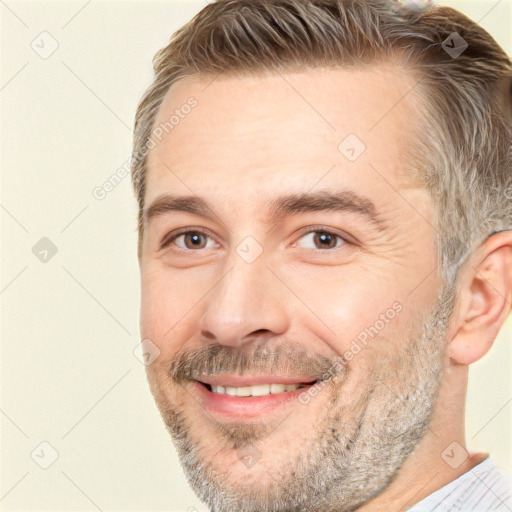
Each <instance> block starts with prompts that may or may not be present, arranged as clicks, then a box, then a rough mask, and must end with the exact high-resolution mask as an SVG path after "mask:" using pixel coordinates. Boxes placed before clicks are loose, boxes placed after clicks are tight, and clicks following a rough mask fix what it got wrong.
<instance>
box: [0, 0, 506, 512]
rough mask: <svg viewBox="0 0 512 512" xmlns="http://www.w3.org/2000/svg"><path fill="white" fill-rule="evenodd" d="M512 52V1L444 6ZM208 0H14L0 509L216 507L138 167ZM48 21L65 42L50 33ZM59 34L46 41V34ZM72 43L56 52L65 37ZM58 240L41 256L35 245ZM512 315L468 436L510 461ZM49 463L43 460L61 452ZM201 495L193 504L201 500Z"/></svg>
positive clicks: (5, 110)
mask: <svg viewBox="0 0 512 512" xmlns="http://www.w3.org/2000/svg"><path fill="white" fill-rule="evenodd" d="M444 3H445V4H449V5H453V6H456V7H458V8H460V9H461V10H463V11H464V12H466V13H467V14H469V15H470V16H471V17H472V18H473V19H475V20H477V21H480V20H481V23H482V25H483V26H484V27H485V28H486V29H487V30H489V31H490V32H491V33H492V34H493V35H494V36H495V38H496V39H497V40H498V41H499V42H500V44H501V45H503V47H504V48H505V49H506V50H507V52H508V53H509V54H510V53H511V43H512V41H511V20H512V3H511V1H510V0H501V1H497V2H496V1H494V0H493V1H490V2H487V1H469V2H468V1H464V2H462V1H459V2H453V1H451V2H444ZM204 5H205V1H204V0H201V1H188V2H171V1H166V2H154V1H144V2H142V1H133V2H126V1H118V2H106V1H100V0H94V1H86V0H84V1H83V2H74V1H65V2H62V1H61V2H58V1H53V2H48V1H37V2H35V1H32V2H20V1H14V0H5V2H4V1H2V2H1V4H0V9H1V10H0V13H1V37H2V70H1V80H0V88H1V92H0V95H1V101H2V139H1V143H2V148H1V165H2V196H1V208H0V210H1V212H2V215H1V221H2V240H1V242H2V249H3V259H2V274H1V281H0V289H1V294H0V298H1V300H2V306H3V314H2V320H3V321H2V351H1V355H2V364H1V371H2V375H1V415H0V416H1V429H2V430H1V490H0V508H1V510H13V511H14V510H55V511H57V510H70V511H71V510H104V511H107V510H144V511H149V510H174V511H178V510H180V511H185V510H198V511H203V510H206V508H205V507H204V506H202V505H201V504H200V503H199V501H198V499H197V498H196V497H195V496H194V495H193V493H192V492H191V490H190V489H189V488H188V487H187V484H186V481H185V478H184V476H183V474H182V471H181V468H180V466H179V464H178V461H177V458H176V455H175V452H174V449H173V447H172V445H171V442H170V438H169V437H168V435H167V433H166V431H165V429H164V427H163V424H162V422H161V420H160V416H159V415H158V412H157V409H156V406H155V405H154V403H153V400H152V397H151V395H150V393H149V390H148V388H147V384H146V381H145V376H144V369H143V366H142V364H141V363H139V361H138V360H137V359H136V358H135V357H134V355H133V353H132V351H133V349H134V348H135V346H136V345H137V344H138V341H139V340H138V315H139V311H138V298H139V282H138V267H137V260H136V241H137V240H136V231H135V226H136V222H135V221H136V203H135V200H134V199H133V197H132V191H131V184H130V181H129V178H128V177H127V178H125V179H124V180H122V182H121V183H120V184H119V185H118V186H117V187H116V188H115V189H114V190H112V191H111V192H110V193H109V194H108V195H107V196H106V197H105V198H104V199H103V200H98V199H96V198H95V197H94V196H93V193H92V192H93V190H94V188H95V187H97V186H101V185H102V184H103V183H104V182H105V181H106V180H107V179H108V178H109V177H110V176H111V175H112V174H113V173H115V172H116V170H117V169H119V168H121V167H122V166H123V165H125V164H126V162H127V160H128V158H129V156H130V150H131V126H132V120H133V116H134V111H135V106H136V104H137V102H138V100H139V98H140V96H141V94H142V92H143V91H144V89H145V87H146V86H147V85H148V84H149V82H150V79H151V71H152V69H151V58H152V56H153V54H154V53H155V52H156V50H157V49H159V48H160V47H161V46H163V45H164V44H166V43H167V41H168V39H169V37H170V36H171V34H172V33H173V32H174V31H175V30H176V29H177V28H179V27H180V26H181V25H182V24H183V23H185V22H186V21H187V20H189V19H190V18H191V17H192V16H193V15H194V14H195V13H196V12H197V11H199V10H200V9H201V8H202V7H203V6H204ZM43 31H47V32H48V33H49V34H51V36H47V35H43V36H40V34H41V32H43ZM41 38H46V39H41ZM51 38H53V39H54V40H56V41H57V43H58V45H59V46H58V49H57V50H56V51H55V52H54V53H53V54H52V55H51V56H49V57H48V58H45V59H43V58H41V57H40V56H39V54H38V53H37V52H36V51H34V50H33V49H32V47H31V43H32V42H33V41H34V43H32V46H34V47H35V48H38V47H39V48H38V50H37V51H39V52H42V51H49V49H51V45H52V44H55V43H52V39H51ZM42 237H47V238H49V239H50V240H51V241H52V242H53V244H55V246H56V248H57V251H58V252H57V253H56V254H55V255H54V256H53V257H51V259H50V254H51V253H50V254H49V255H48V256H47V257H48V259H49V261H47V262H46V263H43V262H41V261H40V260H39V259H38V258H36V256H35V255H34V254H33V252H32V247H33V246H34V245H35V244H36V243H37V242H38V241H39V240H40V239H41V238H42ZM511 338H512V318H509V319H508V321H507V324H506V326H505V327H504V328H503V329H502V331H501V333H500V336H499V338H498V340H497V341H496V345H495V347H494V348H493V350H492V352H491V353H490V354H488V355H487V356H486V357H485V358H484V359H483V360H482V361H480V362H478V363H477V364H475V365H474V366H473V367H472V369H471V382H470V386H469V404H468V411H467V413H468V423H467V434H468V436H467V437H468V441H469V443H470V447H471V448H473V449H477V450H484V451H489V452H491V454H492V455H493V457H494V459H495V460H496V461H497V462H498V463H499V465H501V466H503V467H506V468H508V469H509V470H510V471H512V446H511V438H510V432H511V431H512V428H511V426H512V403H511V400H512V386H511V367H512V354H511ZM43 441H46V442H48V443H50V445H51V446H52V447H53V448H54V449H55V450H56V451H58V453H59V458H58V459H57V460H56V462H55V463H54V464H53V465H51V466H50V467H49V468H48V469H46V470H45V469H42V468H41V467H39V465H38V464H36V462H34V460H33V459H32V458H31V453H32V452H33V450H34V449H36V448H37V450H36V455H35V456H34V457H35V458H36V460H37V454H39V460H41V461H48V460H49V459H48V457H49V454H50V453H51V449H49V448H48V447H46V448H45V447H44V446H43V448H41V447H39V445H40V443H41V442H43ZM38 447H39V448H38ZM192 507H195V509H193V508H192Z"/></svg>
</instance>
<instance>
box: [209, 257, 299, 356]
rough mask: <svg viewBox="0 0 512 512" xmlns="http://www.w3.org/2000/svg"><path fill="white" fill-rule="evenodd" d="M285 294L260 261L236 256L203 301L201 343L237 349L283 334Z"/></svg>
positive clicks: (286, 315) (285, 325)
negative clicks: (202, 341) (203, 341)
mask: <svg viewBox="0 0 512 512" xmlns="http://www.w3.org/2000/svg"><path fill="white" fill-rule="evenodd" d="M286 292H287V290H286V288H285V287H284V286H283V284H282V283H281V282H280V281H279V280H278V279H277V278H276V276H275V275H274V274H273V273H272V272H271V271H270V270H269V268H268V267H267V266H266V264H265V260H264V258H263V257H260V258H258V259H257V260H256V261H254V262H252V263H247V262H246V261H244V260H243V259H242V258H240V257H239V256H238V255H236V254H235V255H234V257H233V259H232V260H231V265H228V267H227V270H224V277H222V278H221V280H220V282H218V283H217V284H216V285H215V286H214V287H213V289H212V290H211V291H210V292H209V293H208V294H207V296H206V297H205V299H204V304H205V305H206V306H205V311H204V313H203V316H202V317H201V321H200V328H201V336H202V339H203V340H205V341H208V342H210V343H211V342H213V341H215V342H217V343H220V344H223V345H230V346H239V345H243V344H245V343H248V342H250V341H251V340H254V339H255V338H258V339H261V338H263V337H267V338H270V337H272V336H274V335H279V334H282V333H283V332H285V331H286V330H287V328H288V326H289V316H288V314H287V311H286ZM288 293H289V292H288Z"/></svg>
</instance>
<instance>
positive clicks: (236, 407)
mask: <svg viewBox="0 0 512 512" xmlns="http://www.w3.org/2000/svg"><path fill="white" fill-rule="evenodd" d="M192 385H193V387H194V389H195V391H196V392H197V393H198V395H199V398H200V400H201V402H202V404H203V405H204V407H205V408H206V409H207V410H208V412H210V413H211V414H213V415H215V416H223V417H231V418H237V419H244V418H248V419H250V418H255V417H259V416H261V415H262V414H265V413H269V412H272V411H275V410H276V409H277V408H279V407H280V406H281V407H282V406H284V405H285V404H287V403H290V402H293V401H295V400H296V399H297V397H298V396H299V395H300V394H301V393H303V392H307V390H308V389H309V388H310V387H311V385H309V386H305V387H303V388H299V389H296V390H295V391H287V392H285V393H276V394H270V395H265V396H249V397H239V396H230V395H222V394H219V393H213V392H212V391H210V390H209V389H208V388H207V387H206V386H205V385H204V384H201V383H200V382H197V381H195V382H193V383H192Z"/></svg>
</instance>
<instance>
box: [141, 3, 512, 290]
mask: <svg viewBox="0 0 512 512" xmlns="http://www.w3.org/2000/svg"><path fill="white" fill-rule="evenodd" d="M454 33H456V34H457V36H455V37H456V38H457V39H456V41H457V45H459V43H461V42H465V43H466V44H467V48H466V49H465V50H464V51H463V52H462V53H461V54H460V55H456V54H454V52H453V51H450V46H454V47H455V44H454V43H453V41H454V39H453V37H454ZM450 38H451V39H450ZM447 41H449V42H450V44H448V43H447ZM452 43H453V44H452ZM459 47H460V46H459ZM395 57H399V60H400V62H401V63H402V64H403V67H404V68H406V69H408V70H410V71H411V72H412V73H413V74H414V76H415V77H417V78H418V84H417V87H416V89H417V92H418V93H419V94H421V95H422V98H423V101H424V104H425V106H426V108H425V111H424V112H418V123H420V125H421V127H422V130H421V131H422V135H423V136H422V137H421V138H420V139H419V140H418V141H417V143H416V144H414V148H411V153H410V164H411V176H413V177H414V179H415V180H416V181H417V182H418V183H419V184H421V186H423V187H424V188H425V189H426V190H427V191H428V192H429V193H430V194H431V196H432V198H433V199H434V202H435V204H436V205H437V214H438V222H437V226H435V229H436V231H437V237H436V240H437V247H438V251H439V252H438V256H439V260H438V263H439V268H440V276H441V277H442V278H443V281H445V282H449V283H452V282H453V281H454V280H455V277H456V274H457V271H458V268H459V266H460V264H461V263H462V262H463V261H464V259H465V258H466V257H467V255H468V254H469V253H470V252H471V251H472V250H473V249H474V248H475V247H476V246H477V245H478V244H480V243H481V242H482V241H483V240H485V239H486V238H487V237H488V236H489V235H490V234H492V233H493V232H496V231H501V230H506V229H512V147H511V146H512V144H511V140H512V132H511V129H512V127H511V114H510V95H511V69H512V66H511V61H510V59H509V57H508V56H507V55H506V53H505V52H504V51H503V49H502V48H501V47H500V46H499V45H498V44H497V43H496V41H495V40H494V39H493V38H492V37H491V36H490V35H489V34H488V33H487V32H486V31H485V30H484V29H483V28H482V27H480V26H479V25H478V24H477V23H475V22H473V21H472V20H470V19H469V18H468V17H466V16H465V15H463V14H462V13H460V12H458V11H456V10H454V9H451V8H448V7H442V6H437V5H436V6H431V5H428V4H427V6H425V7H423V8H417V7H415V8H404V7H401V6H400V5H399V4H398V3H397V2H396V1H391V0H217V1H216V2H213V3H211V4H209V5H207V6H206V7H205V8H204V9H202V10H201V11H200V12H199V13H198V14H197V15H196V16H195V17H194V18H193V19H192V20H191V21H190V22H188V23H187V24H186V25H184V26H183V27H182V28H180V29H179V30H178V31H177V32H176V33H175V34H174V35H173V36H172V38H171V40H170V42H169V44H168V45H167V46H165V47H164V48H162V49H160V50H159V51H158V52H157V53H156V55H155V56H154V58H153V67H154V81H153V83H152V84H151V85H150V87H149V88H148V89H147V91H146V92H145V94H144V95H143V97H142V99H141V101H140V103H139V105H138V108H137V113H136V118H135V128H134V145H133V154H132V161H131V166H132V170H131V172H132V180H133V185H134V189H135V194H136V196H137V200H138V204H139V225H138V229H139V248H138V254H139V257H140V255H141V244H142V235H143V229H144V226H143V209H144V193H145V180H146V160H147V154H148V151H149V149H150V148H149V147H148V146H149V144H151V143H154V141H153V140H152V138H151V137H152V131H153V129H154V123H155V119H156V117H157V113H158V110H159V108H160V105H161V103H162V101H163V98H164V97H165V95H166V93H167V91H168V89H169V87H170V86H171V85H172V84H174V83H175V82H177V81H178V80H180V79H182V78H185V77H189V76H196V75H197V76H199V77H201V76H205V75H218V74H219V73H226V74H236V75H242V76H243V75H244V74H251V73H258V72H262V71H266V72H269V71H270V72H272V71H274V72H276V71H279V72H282V71H287V70H294V69H304V70H306V69H315V68H319V67H335V66H336V67H339V66H360V65H366V64H370V65H371V64H374V63H379V62H390V61H391V60H394V61H395V62H396V58H395Z"/></svg>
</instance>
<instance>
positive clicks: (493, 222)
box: [132, 0, 512, 512]
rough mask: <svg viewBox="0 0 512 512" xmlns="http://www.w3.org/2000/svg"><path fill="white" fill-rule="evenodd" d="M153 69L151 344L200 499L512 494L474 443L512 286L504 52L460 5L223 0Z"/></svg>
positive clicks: (147, 177) (140, 147)
mask: <svg viewBox="0 0 512 512" xmlns="http://www.w3.org/2000/svg"><path fill="white" fill-rule="evenodd" d="M153 62H154V68H155V78H154V82H153V84H152V85H151V86H150V88H149V89H148V90H147V92H146V93H145V95H144V96H143V98H142V100H141V102H140V104H139V107H138V111H137V116H136V124H135V136H134V158H133V167H132V177H133V182H134V186H135V191H136V194H137V198H138V201H139V209H140V215H139V262H140V269H141V290H142V303H141V318H140V320H141V334H142V338H143V343H145V344H146V347H147V348H148V351H149V352H150V353H153V354H155V356H154V361H153V362H152V363H151V364H148V366H147V377H148V381H149V384H150V388H151V392H152V394H153V396H154V398H155V401H156V403H157V405H158V408H159V410H160V413H161V415H162V418H163V420H164V422H165V425H166V427H167V428H168V430H169V432H170V434H171V435H172V437H173V440H174V442H175V445H176V447H177V450H178V454H179V457H180V461H181V463H182V465H183V468H184V470H185V472H186V476H187V478H188V481H189V482H190V485H191V486H192V488H193V489H194V491H195V492H196V493H197V494H198V496H199V497H200V498H201V499H202V500H203V501H204V502H205V503H206V504H207V505H208V507H209V509H210V510H212V511H215V512H235V511H237V512H239V511H247V512H249V511H252V512H264V511H280V512H285V511H322V512H326V511H351V510H358V511H367V510H368V511H381V510H382V511H384V510H385V511H399V510H414V511H419V510H434V509H435V510H436V511H438V510H488V509H491V508H492V509H493V510H509V509H510V508H512V502H511V500H510V489H509V490H507V488H506V483H505V481H504V480H503V479H502V478H501V476H500V475H499V474H498V472H497V470H496V468H495V467H494V466H493V461H492V459H491V458H490V455H489V454H486V453H468V452H467V451H466V447H465V446H466V445H465V438H464V401H465V394H466V384H467V376H468V365H469V364H471V363H472V362H474V361H477V360H479V359H480V358H482V357H483V356H484V355H485V354H486V353H487V351H488V350H489V349H490V348H491V346H492V344H493V341H494V339H495V338H496V335H497V334H498V332H499V330H500V327H501V326H502V324H503V323H504V321H505V320H506V318H507V316H508V314H509V312H510V309H511V302H512V154H511V144H510V141H511V122H510V121H511V116H510V77H511V62H510V60H509V58H508V57H507V55H506V54H505V53H504V52H503V50H502V49H501V48H500V47H499V46H498V45H497V43H496V42H495V41H494V40H493V39H492V38H491V36H490V35H489V34H488V33H487V32H485V31H484V30H483V29H482V28H481V27H479V26H478V25H476V24H475V23H473V22H472V21H470V20H469V19H468V18H467V17H465V16H464V15H462V14H460V13H459V12H457V11H455V10H452V9H449V8H444V7H439V6H435V7H433V6H431V5H426V6H425V5H423V7H421V6H419V4H418V3H416V5H413V6H412V7H407V6H405V5H402V4H398V3H397V2H390V1H389V2H388V1H384V0H382V1H378V0H371V1H367V0H365V1H363V0H272V1H271V0H250V1H249V0H236V1H233V0H218V1H216V2H213V3H211V4H209V5H208V6H206V7H205V8H204V9H203V10H202V11H201V12H200V13H199V14H198V15H197V16H196V17H195V18H194V19H193V20H192V21H191V22H190V23H188V24H187V25H185V26H184V27H182V28H181V29H180V30H179V31H178V32H177V33H176V34H175V35H174V36H173V38H172V39H171V41H170V43H169V45H168V46H166V47H165V48H163V49H162V50H160V51H159V52H158V53H157V54H156V56H155V58H154V61H153ZM150 348H151V350H150ZM151 351H152V352H151ZM156 355H158V357H156ZM456 507H458V508H456Z"/></svg>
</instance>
